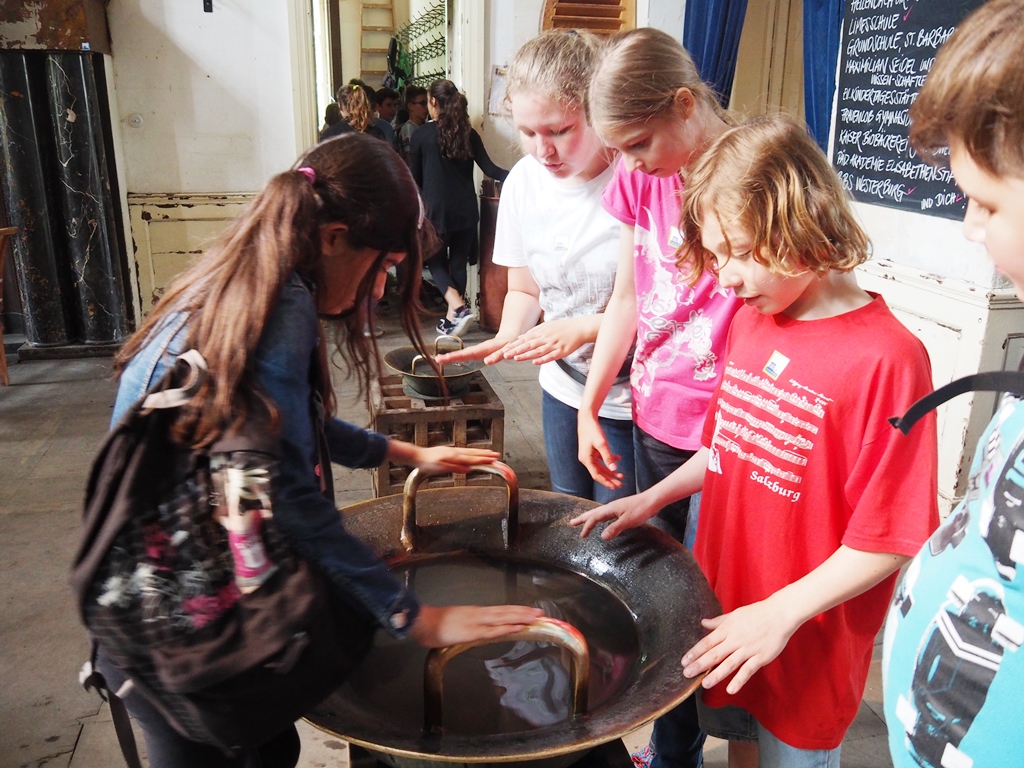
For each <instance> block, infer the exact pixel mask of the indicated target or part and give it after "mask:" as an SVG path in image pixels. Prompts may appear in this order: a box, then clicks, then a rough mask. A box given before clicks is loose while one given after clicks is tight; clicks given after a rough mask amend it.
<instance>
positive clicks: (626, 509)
mask: <svg viewBox="0 0 1024 768" xmlns="http://www.w3.org/2000/svg"><path fill="white" fill-rule="evenodd" d="M657 511H658V510H657V509H655V508H653V507H652V505H651V504H649V503H648V502H647V499H646V498H645V497H644V494H642V493H638V494H637V495H636V496H627V497H625V498H622V499H616V500H615V501H612V502H609V503H608V504H605V505H604V506H603V507H598V508H597V509H592V510H590V511H589V512H584V513H583V514H582V515H577V516H576V517H574V518H572V520H570V521H569V525H575V526H583V530H581V531H580V536H581V537H582V538H584V539H585V538H587V536H588V535H589V534H590V532H591V531H592V530H594V527H595V526H596V525H597V524H598V523H600V522H603V521H605V520H613V521H614V522H613V523H612V524H611V525H609V526H608V527H607V528H605V529H604V530H603V531H601V538H602V539H604V540H605V541H611V540H612V539H614V538H615V537H616V536H618V535H619V534H620V533H622V532H623V531H626V530H629V529H630V528H636V526H638V525H643V524H644V523H645V522H647V521H648V520H649V519H650V518H652V517H653V516H654V514H655V513H656V512H657Z"/></svg>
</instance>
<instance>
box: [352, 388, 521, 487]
mask: <svg viewBox="0 0 1024 768" xmlns="http://www.w3.org/2000/svg"><path fill="white" fill-rule="evenodd" d="M369 409H370V426H371V428H372V429H375V430H376V431H378V432H381V433H383V434H385V435H387V436H388V437H391V438H394V439H396V440H404V441H405V442H408V443H413V444H414V445H421V446H424V447H431V448H432V447H434V446H438V445H454V446H459V447H468V448H489V449H490V450H492V451H497V452H498V454H499V455H503V453H504V446H505V406H504V405H503V404H502V402H501V400H500V399H499V398H498V396H497V394H495V392H494V390H493V389H492V388H491V385H490V384H488V383H487V379H485V378H484V376H483V374H482V373H476V374H474V375H473V376H472V377H471V381H470V385H469V390H468V391H467V392H466V393H464V394H463V395H461V396H459V397H453V398H451V399H450V400H449V401H448V404H447V405H445V404H443V403H441V401H435V400H424V399H422V398H418V397H412V396H410V395H408V394H407V393H406V392H405V389H404V387H403V381H402V377H401V376H382V377H381V378H380V379H379V380H378V381H374V382H372V384H371V387H370V394H369ZM408 476H409V468H408V467H403V466H399V465H397V464H392V463H391V462H385V463H384V464H383V465H382V466H380V467H378V468H377V469H375V470H373V495H374V498H378V497H380V496H388V495H390V494H393V493H401V492H402V487H403V485H404V484H405V479H406V478H407V477H408ZM501 484H502V481H501V479H500V478H497V477H495V476H493V475H489V474H483V473H475V474H472V475H469V476H468V478H467V476H466V475H463V474H448V475H438V476H436V477H432V478H431V479H430V480H428V481H427V482H426V483H424V484H423V485H422V486H420V487H421V488H452V487H458V486H464V485H501Z"/></svg>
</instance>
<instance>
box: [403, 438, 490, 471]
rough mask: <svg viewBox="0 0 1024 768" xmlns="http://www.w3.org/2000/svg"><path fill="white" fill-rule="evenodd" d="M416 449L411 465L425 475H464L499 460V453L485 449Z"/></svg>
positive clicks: (442, 447)
mask: <svg viewBox="0 0 1024 768" xmlns="http://www.w3.org/2000/svg"><path fill="white" fill-rule="evenodd" d="M417 448H418V450H417V452H416V455H415V456H414V457H413V461H412V462H411V464H412V466H414V467H416V468H417V469H419V470H420V471H421V472H424V473H427V474H437V475H444V474H447V473H449V472H455V473H458V474H463V475H464V474H466V473H467V472H469V471H470V470H471V469H472V468H473V467H477V466H480V465H481V464H490V463H492V462H495V461H500V460H501V454H500V453H498V452H497V451H491V450H488V449H486V448H455V447H452V446H448V445H439V446H435V447H433V448H419V447H418V446H417Z"/></svg>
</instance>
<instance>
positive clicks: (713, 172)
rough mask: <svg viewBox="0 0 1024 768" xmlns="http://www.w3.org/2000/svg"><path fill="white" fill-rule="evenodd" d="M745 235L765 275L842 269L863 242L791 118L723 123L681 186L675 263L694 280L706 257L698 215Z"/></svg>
mask: <svg viewBox="0 0 1024 768" xmlns="http://www.w3.org/2000/svg"><path fill="white" fill-rule="evenodd" d="M706 215H713V216H715V217H716V218H717V219H718V221H719V222H720V223H722V224H723V229H724V228H725V225H726V224H736V225H738V226H740V227H741V228H742V229H743V230H745V231H746V232H748V233H749V234H750V236H751V237H752V238H753V243H752V246H753V247H752V249H751V253H752V256H753V258H754V260H755V261H756V262H758V263H759V264H761V265H763V266H765V267H767V268H768V269H770V270H772V271H773V272H778V273H781V274H784V275H796V274H799V273H801V272H804V271H805V270H810V271H812V272H815V273H817V274H819V275H821V274H824V273H825V272H827V271H828V270H833V269H834V270H837V271H840V272H848V271H849V270H851V269H853V268H854V267H856V266H857V265H858V264H860V263H862V262H863V261H865V260H866V259H867V258H868V255H869V250H870V242H869V241H868V237H867V235H866V234H865V233H864V230H863V229H861V227H860V225H859V224H858V223H857V220H856V219H855V218H854V216H853V210H852V207H851V206H850V201H849V198H848V197H847V194H846V192H845V191H844V190H843V185H842V182H841V181H840V180H839V177H838V176H837V175H836V172H835V170H834V169H833V168H832V166H831V164H830V163H829V161H828V158H827V157H825V154H824V153H823V152H822V151H821V149H820V148H819V147H818V145H817V143H815V141H814V139H812V138H811V137H810V135H808V133H807V129H806V128H805V127H804V126H802V125H800V124H799V123H797V122H796V121H795V120H794V119H793V118H791V117H786V116H784V115H775V116H772V117H761V118H757V119H754V120H751V121H750V122H748V123H746V124H744V125H740V126H737V127H735V128H730V129H729V130H728V131H726V132H725V133H723V134H722V135H721V136H719V137H718V139H717V140H716V141H715V142H714V143H713V144H712V145H711V147H710V148H709V149H708V150H707V151H706V152H705V153H704V154H703V155H702V156H701V158H700V160H699V161H698V162H697V165H696V167H695V168H694V169H693V172H692V173H691V174H690V177H689V179H688V181H687V185H686V201H685V203H684V205H683V217H682V223H681V225H680V229H682V231H683V232H684V240H683V244H682V246H681V247H680V248H679V250H678V251H677V257H678V260H677V265H678V266H679V268H680V269H682V270H684V271H688V272H689V275H690V282H691V283H695V282H696V281H697V280H698V279H699V278H700V276H701V274H702V273H703V271H704V270H705V269H706V268H708V267H711V268H712V271H713V266H712V265H713V264H714V263H715V262H714V255H713V254H712V253H711V252H710V251H707V250H706V249H705V248H704V245H703V243H702V242H701V225H702V223H703V219H704V216H706Z"/></svg>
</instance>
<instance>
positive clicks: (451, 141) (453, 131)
mask: <svg viewBox="0 0 1024 768" xmlns="http://www.w3.org/2000/svg"><path fill="white" fill-rule="evenodd" d="M430 97H431V98H432V99H434V101H436V102H437V144H438V146H439V147H440V148H441V155H442V156H443V157H446V158H448V159H449V160H468V159H469V158H471V157H472V156H473V150H472V148H471V147H470V144H469V136H470V131H471V130H472V127H471V126H470V124H469V105H468V104H467V102H466V97H465V96H463V95H462V94H461V93H460V92H459V89H458V88H456V87H455V83H453V82H452V81H451V80H435V81H434V82H433V83H432V84H431V86H430Z"/></svg>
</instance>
